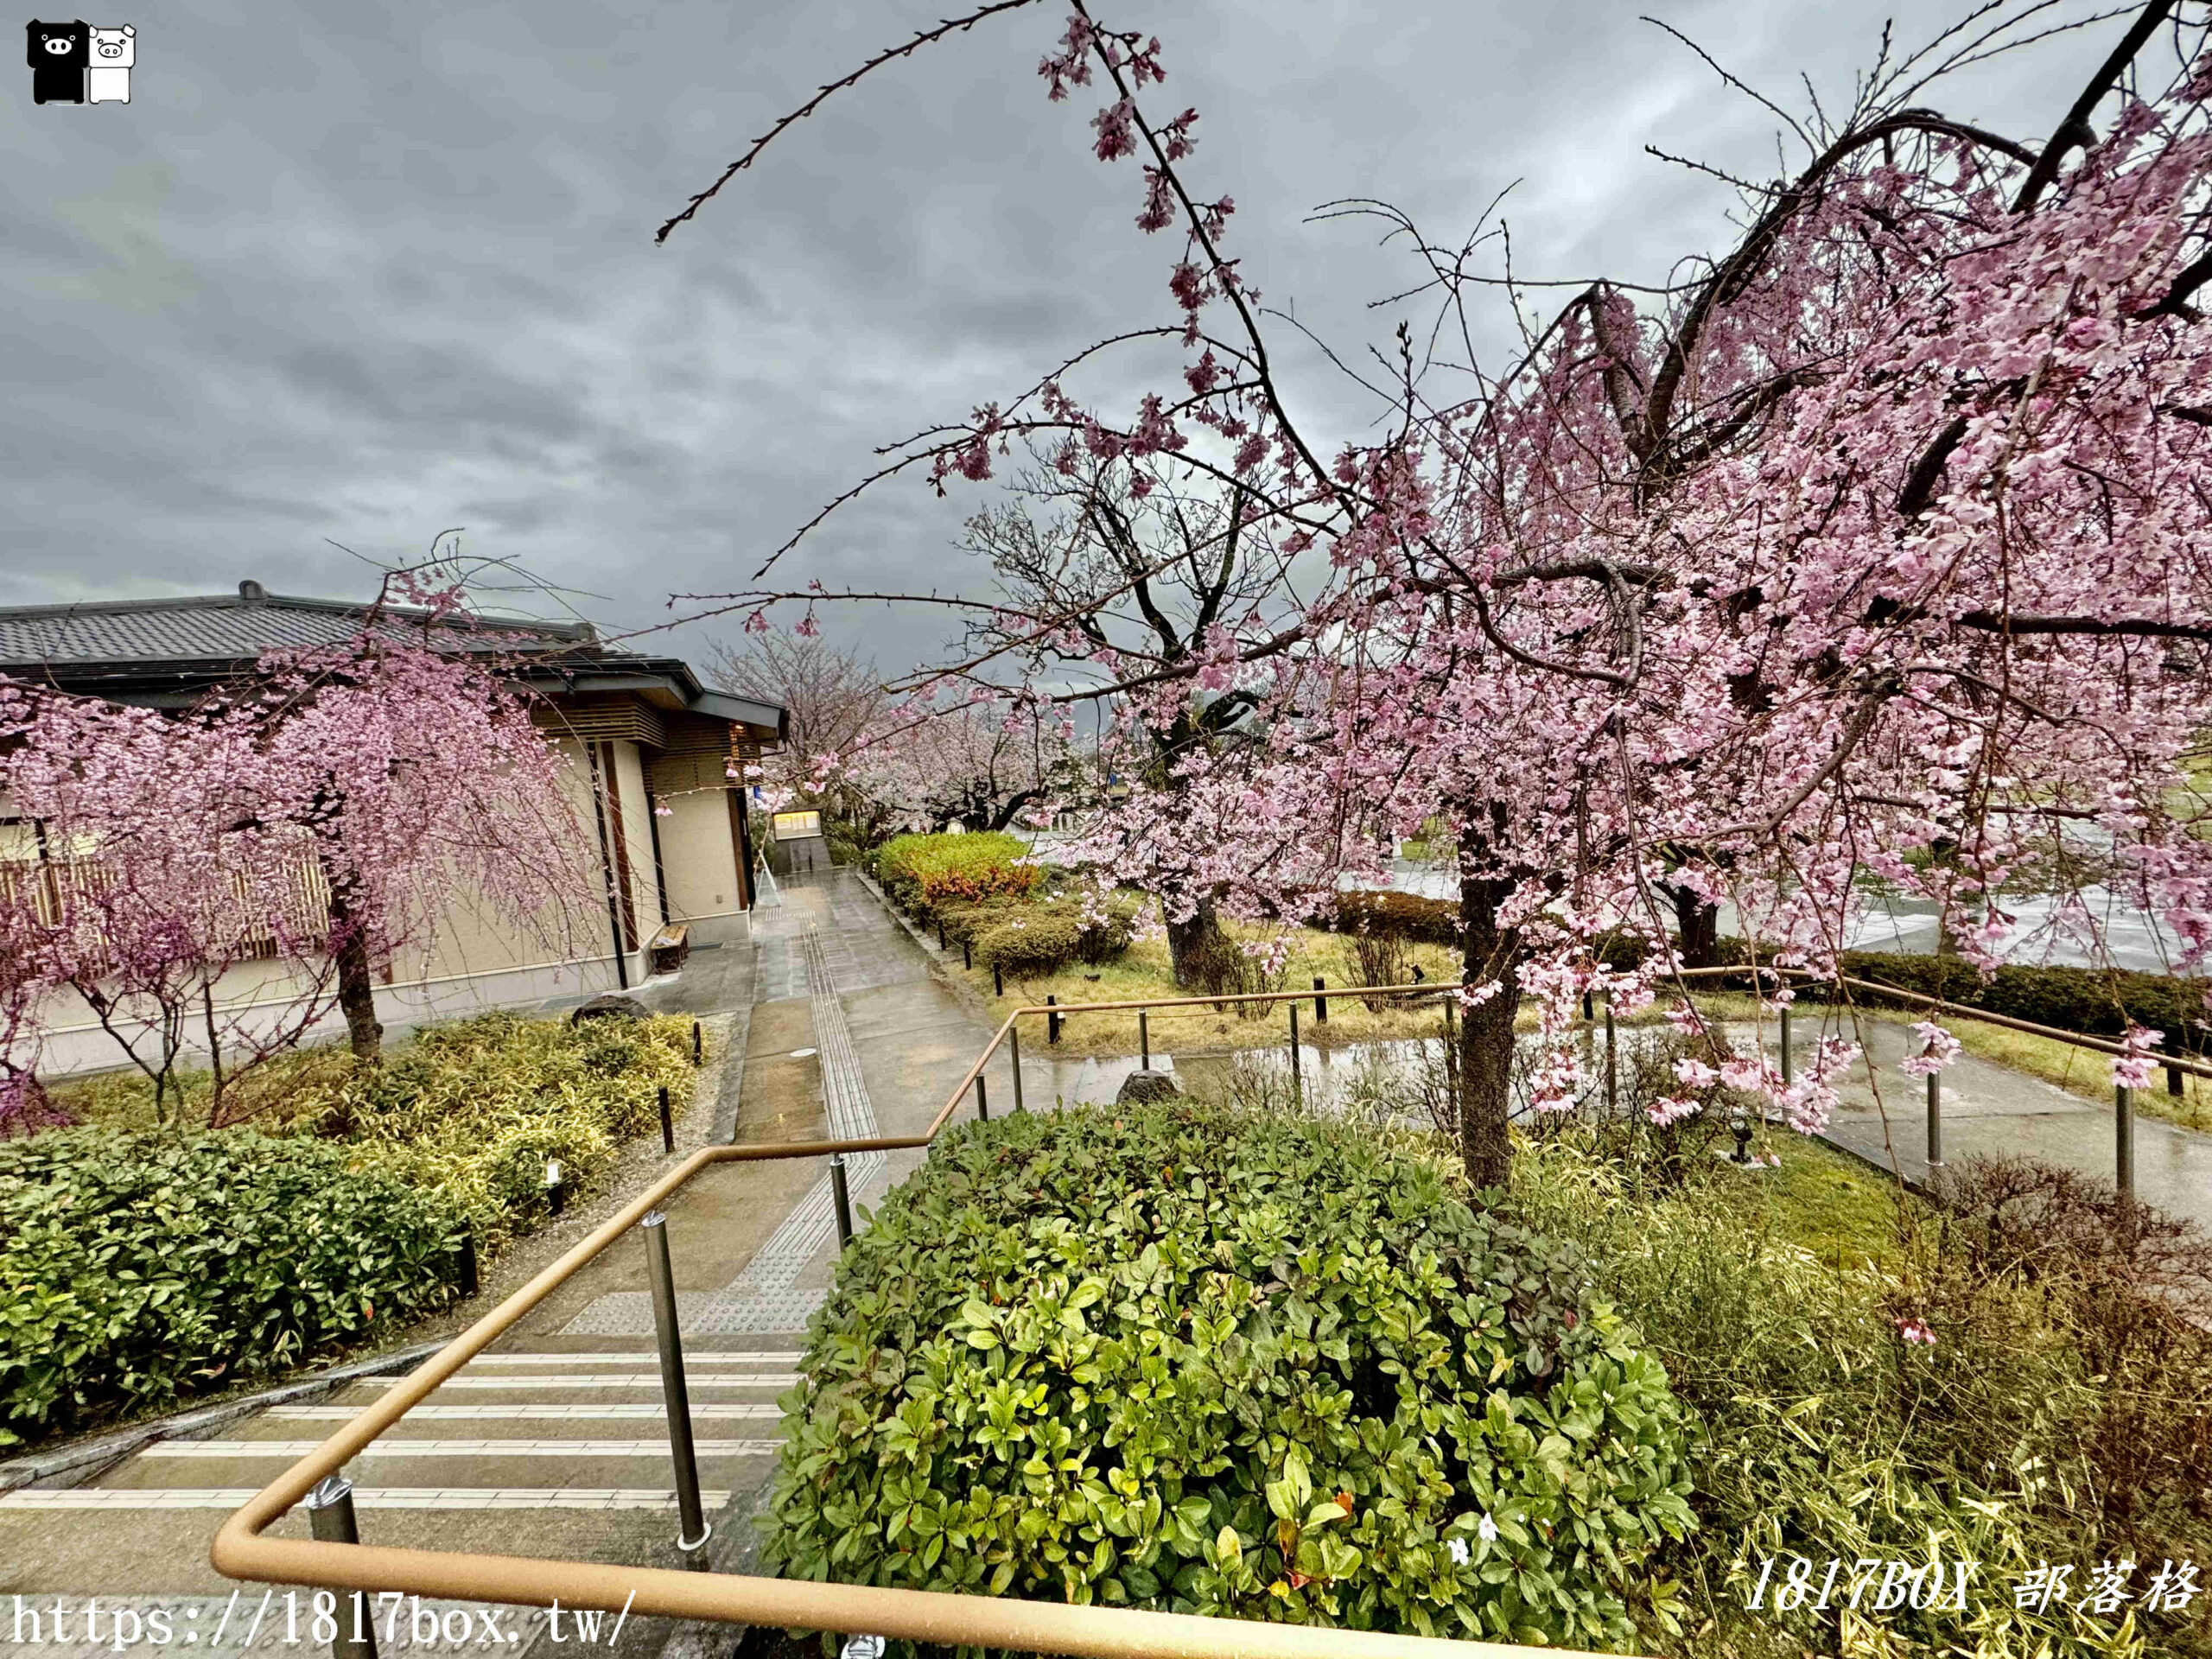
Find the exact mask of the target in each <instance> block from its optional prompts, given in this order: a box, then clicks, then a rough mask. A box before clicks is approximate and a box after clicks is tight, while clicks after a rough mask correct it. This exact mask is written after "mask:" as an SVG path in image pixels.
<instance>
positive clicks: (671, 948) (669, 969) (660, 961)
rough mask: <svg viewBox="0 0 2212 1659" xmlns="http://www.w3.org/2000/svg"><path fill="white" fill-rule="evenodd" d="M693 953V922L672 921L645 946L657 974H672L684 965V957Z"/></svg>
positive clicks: (647, 956) (649, 960) (647, 955)
mask: <svg viewBox="0 0 2212 1659" xmlns="http://www.w3.org/2000/svg"><path fill="white" fill-rule="evenodd" d="M690 954H691V924H690V923H689V922H671V923H670V924H669V925H667V926H666V927H664V928H663V929H661V931H659V932H658V933H656V934H654V935H653V937H652V940H651V941H650V942H649V943H648V944H646V946H645V957H646V960H647V961H648V962H650V963H652V971H653V972H655V973H657V974H672V973H674V972H675V971H676V970H677V969H679V968H681V967H682V966H683V959H684V957H688V956H690Z"/></svg>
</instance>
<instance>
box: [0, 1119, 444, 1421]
mask: <svg viewBox="0 0 2212 1659" xmlns="http://www.w3.org/2000/svg"><path fill="white" fill-rule="evenodd" d="M460 1230H461V1215H460V1212H459V1210H458V1208H457V1207H456V1206H455V1205H454V1204H453V1203H452V1202H451V1201H450V1200H449V1199H448V1198H445V1197H443V1196H442V1195H441V1194H438V1193H436V1192H431V1191H428V1190H426V1189H424V1188H423V1186H421V1185H418V1184H416V1182H414V1181H411V1180H410V1179H407V1178H406V1177H405V1176H404V1175H403V1174H402V1173H399V1172H397V1171H396V1170H392V1169H390V1168H387V1167H385V1166H382V1165H381V1163H380V1162H379V1161H378V1160H376V1159H375V1158H374V1157H373V1156H372V1154H366V1153H365V1152H364V1150H363V1149H362V1148H359V1147H347V1146H343V1145H339V1144H334V1143H332V1142H328V1141H316V1140H313V1139H310V1138H308V1137H304V1136H292V1137H285V1138H281V1139H280V1138H276V1137H271V1136H267V1135H257V1134H253V1133H251V1132H248V1131H243V1130H236V1129H232V1130H223V1131H219V1132H217V1133H213V1134H208V1135H195V1136H192V1137H189V1138H186V1139H182V1140H175V1139H171V1138H168V1137H166V1136H157V1135H127V1134H117V1133H115V1132H113V1131H111V1130H105V1129H99V1128H79V1129H60V1130H54V1131H50V1132H48V1133H47V1134H44V1135H35V1136H33V1137H31V1138H30V1139H29V1140H27V1141H10V1142H7V1143H0V1444H5V1443H9V1442H12V1441H15V1440H23V1439H27V1438H29V1436H30V1435H32V1434H34V1433H66V1432H68V1431H71V1430H74V1429H79V1428H83V1427H89V1426H92V1425H93V1424H95V1423H97V1422H98V1421H100V1420H101V1419H102V1418H104V1417H106V1416H109V1415H112V1414H115V1413H117V1412H119V1411H124V1410H137V1409H144V1408H160V1407H162V1406H166V1405H168V1404H170V1403H172V1402H175V1400H176V1399H178V1398H179V1397H180V1396H181V1395H187V1394H189V1393H193V1392H195V1391H198V1390H201V1389H207V1388H211V1387H221V1386H223V1385H225V1384H227V1383H232V1382H236V1381H238V1380H239V1379H241V1378H246V1377H251V1376H257V1375H261V1374H264V1373H268V1372H272V1371H278V1370H284V1369H286V1368H288V1367H289V1366H291V1365H293V1364H296V1363H298V1361H299V1360H300V1359H301V1358H302V1357H304V1356H306V1355H308V1354H309V1353H312V1352H313V1351H315V1350H317V1349H320V1348H323V1347H327V1346H329V1345H331V1344H347V1343H353V1342H358V1341H360V1340H362V1339H364V1338H368V1337H370V1336H372V1335H374V1334H377V1333H378V1332H382V1331H383V1330H385V1329H386V1328H388V1327H390V1326H392V1325H397V1324H399V1323H402V1322H404V1320H405V1319H408V1318H410V1317H411V1316H413V1315H415V1314H418V1313H423V1312H424V1311H426V1310H428V1309H430V1308H434V1307H436V1306H441V1305H442V1304H443V1303H444V1302H445V1301H446V1300H448V1298H449V1297H450V1296H451V1294H452V1292H451V1290H450V1289H449V1287H448V1282H449V1279H450V1277H451V1274H452V1270H453V1265H454V1252H455V1251H456V1249H458V1247H459V1243H460Z"/></svg>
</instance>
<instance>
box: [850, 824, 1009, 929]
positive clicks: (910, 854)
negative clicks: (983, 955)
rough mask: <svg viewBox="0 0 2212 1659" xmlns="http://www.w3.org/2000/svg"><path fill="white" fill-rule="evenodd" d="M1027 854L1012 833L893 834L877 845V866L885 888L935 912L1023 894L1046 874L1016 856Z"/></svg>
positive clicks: (901, 900)
mask: <svg viewBox="0 0 2212 1659" xmlns="http://www.w3.org/2000/svg"><path fill="white" fill-rule="evenodd" d="M1028 855H1029V849H1028V848H1027V846H1026V845H1024V844H1023V842H1021V840H1020V837H1018V836H1007V835H996V834H992V835H965V836H893V838H892V839H891V840H889V841H887V842H884V843H883V845H882V846H881V847H880V848H879V849H877V850H876V855H875V868H876V875H877V879H878V880H880V881H881V882H882V884H883V887H884V891H885V892H887V893H890V894H891V896H892V897H893V898H894V899H897V900H898V901H899V903H900V904H902V905H905V906H907V907H908V908H909V909H920V910H924V911H927V912H931V913H932V914H934V912H935V910H936V908H937V906H939V905H943V904H948V903H957V902H962V901H964V902H966V903H969V904H973V903H975V902H976V901H977V900H979V899H1022V898H1027V896H1028V895H1029V894H1030V893H1033V892H1034V891H1035V889H1036V887H1037V884H1038V883H1039V881H1040V880H1043V879H1044V871H1043V870H1041V869H1040V868H1038V867H1037V866H1036V865H1034V864H1025V863H1021V862H1020V860H1022V859H1024V858H1027V856H1028Z"/></svg>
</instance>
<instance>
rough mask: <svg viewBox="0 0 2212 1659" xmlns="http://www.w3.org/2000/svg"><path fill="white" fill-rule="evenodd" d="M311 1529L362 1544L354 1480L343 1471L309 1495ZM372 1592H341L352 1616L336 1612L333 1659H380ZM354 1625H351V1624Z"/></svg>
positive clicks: (321, 1538)
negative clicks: (354, 1505)
mask: <svg viewBox="0 0 2212 1659" xmlns="http://www.w3.org/2000/svg"><path fill="white" fill-rule="evenodd" d="M305 1508H306V1510H307V1512H308V1531H309V1532H310V1533H311V1534H313V1535H314V1536H315V1540H316V1541H317V1542H320V1543H325V1544H358V1543H359V1542H360V1541H361V1533H360V1529H359V1527H358V1526H357V1525H356V1524H355V1522H354V1520H353V1482H352V1481H350V1480H348V1479H346V1477H345V1476H343V1475H325V1476H324V1477H323V1478H321V1480H319V1481H317V1482H316V1483H315V1490H314V1491H311V1492H309V1493H308V1495H307V1498H306V1501H305ZM368 1601H369V1596H368V1592H366V1591H365V1590H356V1591H354V1592H353V1593H352V1594H351V1595H340V1597H339V1598H338V1605H339V1606H340V1607H341V1608H346V1609H347V1610H348V1611H349V1612H350V1614H351V1617H350V1618H348V1617H343V1616H340V1615H339V1614H337V1613H335V1612H334V1614H333V1618H334V1619H335V1620H336V1623H337V1625H338V1634H337V1635H335V1636H334V1637H331V1638H330V1659H377V1628H376V1613H375V1611H374V1610H373V1609H372V1608H371V1607H370V1606H369V1605H368ZM349 1627H350V1628H349Z"/></svg>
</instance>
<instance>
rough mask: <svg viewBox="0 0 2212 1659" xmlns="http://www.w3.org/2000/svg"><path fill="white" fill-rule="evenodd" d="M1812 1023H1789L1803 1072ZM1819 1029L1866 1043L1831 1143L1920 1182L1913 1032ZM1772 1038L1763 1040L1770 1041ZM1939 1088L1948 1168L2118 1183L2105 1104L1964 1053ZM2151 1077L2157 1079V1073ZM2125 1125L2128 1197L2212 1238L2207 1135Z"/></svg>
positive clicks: (1924, 1124)
mask: <svg viewBox="0 0 2212 1659" xmlns="http://www.w3.org/2000/svg"><path fill="white" fill-rule="evenodd" d="M1812 1012H1813V1011H1812V1010H1810V1009H1808V1010H1807V1011H1806V1014H1804V1015H1801V1017H1799V1018H1798V1019H1796V1020H1794V1021H1793V1022H1792V1024H1793V1025H1794V1026H1795V1027H1796V1029H1795V1030H1794V1031H1793V1032H1792V1033H1790V1048H1791V1051H1792V1052H1793V1055H1794V1056H1795V1058H1796V1063H1797V1064H1798V1065H1800V1066H1802V1065H1804V1063H1805V1061H1806V1060H1807V1058H1809V1056H1810V1055H1811V1052H1812V1050H1813V1047H1814V1046H1815V1044H1816V1043H1818V1042H1819V1040H1820V1037H1821V1027H1818V1026H1816V1025H1815V1021H1814V1019H1813V1018H1812V1017H1810V1016H1811V1014H1812ZM1827 1029H1829V1030H1830V1031H1832V1032H1840V1033H1842V1034H1843V1035H1845V1036H1847V1037H1849V1038H1851V1039H1853V1040H1854V1041H1859V1042H1863V1043H1864V1045H1865V1046H1866V1055H1865V1056H1864V1057H1862V1058H1861V1059H1860V1060H1859V1062H1858V1063H1856V1064H1854V1065H1853V1066H1852V1068H1851V1070H1850V1072H1849V1073H1848V1075H1847V1078H1846V1080H1845V1083H1844V1084H1843V1086H1842V1087H1841V1088H1840V1090H1838V1093H1839V1094H1840V1096H1842V1104H1841V1107H1840V1109H1839V1110H1838V1111H1837V1113H1836V1116H1835V1121H1834V1123H1833V1124H1831V1125H1830V1126H1829V1128H1828V1132H1827V1139H1828V1140H1830V1141H1834V1143H1835V1144H1836V1145H1838V1146H1840V1147H1846V1148H1847V1149H1848V1150H1850V1151H1852V1152H1855V1153H1857V1154H1859V1155H1860V1156H1862V1157H1864V1158H1866V1159H1869V1160H1872V1161H1873V1162H1874V1163H1876V1164H1878V1165H1880V1166H1882V1167H1883V1168H1884V1169H1889V1170H1893V1171H1895V1172H1896V1173H1901V1174H1903V1175H1904V1178H1905V1179H1907V1180H1909V1181H1914V1182H1924V1181H1926V1180H1927V1179H1928V1177H1929V1159H1928V1152H1929V1145H1928V1088H1927V1084H1926V1081H1925V1080H1924V1079H1923V1078H1920V1077H1907V1076H1906V1075H1905V1074H1904V1072H1902V1071H1898V1070H1897V1063H1898V1062H1899V1061H1900V1060H1902V1059H1904V1058H1905V1057H1906V1055H1907V1054H1909V1053H1912V1052H1917V1048H1918V1045H1917V1043H1916V1041H1915V1040H1914V1039H1913V1036H1912V1033H1911V1030H1910V1027H1905V1026H1899V1025H1895V1024H1892V1023H1891V1022H1890V1021H1888V1020H1863V1021H1862V1022H1860V1025H1859V1027H1858V1029H1857V1030H1856V1031H1853V1028H1852V1027H1849V1026H1848V1025H1842V1026H1835V1025H1831V1026H1830V1027H1827ZM1772 1038H1773V1033H1771V1031H1770V1042H1771V1040H1772ZM2084 1058H2085V1059H2086V1060H2087V1061H2088V1063H2089V1064H2090V1065H2092V1066H2093V1067H2094V1071H2092V1072H2091V1075H2093V1076H2096V1075H2104V1074H2106V1066H2105V1061H2104V1058H2103V1057H2102V1056H2101V1055H2094V1054H2085V1055H2084ZM1941 1077H1942V1092H1941V1102H1940V1106H1939V1117H1940V1120H1941V1128H1942V1159H1943V1162H1944V1163H1945V1164H1947V1165H1956V1164H1960V1163H1962V1162H1964V1161H1965V1160H1967V1159H1969V1158H1974V1157H2001V1156H2011V1157H2025V1158H2033V1159H2037V1160H2039V1161H2041V1162H2044V1163H2049V1164H2059V1165H2063V1166H2067V1167H2069V1168H2073V1169H2077V1170H2080V1171H2081V1172H2082V1173H2083V1174H2085V1175H2089V1176H2093V1177H2094V1178H2095V1179H2098V1180H2101V1181H2107V1182H2110V1181H2113V1180H2115V1179H2117V1175H2116V1172H2117V1168H2118V1161H2117V1147H2118V1141H2119V1120H2118V1116H2117V1115H2116V1112H2115V1110H2114V1108H2113V1103H2112V1102H2111V1101H2110V1100H2106V1101H2104V1102H2101V1103H2100V1102H2097V1101H2093V1100H2084V1099H2082V1097H2081V1096H2078V1095H2071V1094H2069V1093H2067V1092H2066V1090H2063V1089H2061V1088H2059V1087H2058V1086H2057V1085H2056V1084H2049V1083H2045V1082H2044V1081H2043V1079H2041V1078H2040V1077H2028V1076H2025V1075H2024V1074H2023V1073H2021V1072H2018V1071H2012V1069H2010V1068H2009V1067H2006V1066H2002V1065H1996V1064H1995V1063H1994V1062H1993V1061H1989V1060H1984V1059H1979V1058H1975V1057H1974V1055H1971V1054H1961V1056H1960V1057H1959V1058H1957V1059H1955V1060H1954V1061H1953V1062H1952V1063H1951V1064H1950V1065H1948V1067H1946V1068H1945V1069H1944V1071H1942V1074H1941ZM2154 1077H2157V1078H2158V1079H2159V1081H2162V1080H2163V1074H2154ZM2152 1086H2153V1087H2154V1088H2155V1087H2158V1086H2159V1082H2158V1081H2154V1083H2153V1084H2152ZM2133 1138H2134V1143H2135V1195H2136V1197H2137V1198H2139V1199H2141V1200H2142V1201H2143V1202H2144V1203H2145V1204H2147V1205H2152V1206H2154V1207H2155V1208H2157V1209H2160V1210H2163V1211H2165V1212H2166V1213H2167V1214H2169V1215H2174V1216H2183V1217H2188V1218H2189V1219H2190V1220H2192V1221H2194V1222H2196V1224H2198V1225H2199V1226H2201V1227H2202V1228H2204V1229H2205V1230H2206V1231H2207V1232H2208V1233H2212V1135H2205V1134H2203V1133H2202V1131H2199V1130H2196V1129H2189V1128H2183V1127H2182V1126H2181V1125H2180V1124H2178V1123H2169V1122H2165V1121H2164V1119H2163V1118H2156V1117H2151V1116H2145V1114H2144V1113H2142V1112H2140V1111H2138V1112H2135V1113H2134V1114H2133Z"/></svg>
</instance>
